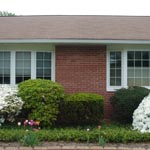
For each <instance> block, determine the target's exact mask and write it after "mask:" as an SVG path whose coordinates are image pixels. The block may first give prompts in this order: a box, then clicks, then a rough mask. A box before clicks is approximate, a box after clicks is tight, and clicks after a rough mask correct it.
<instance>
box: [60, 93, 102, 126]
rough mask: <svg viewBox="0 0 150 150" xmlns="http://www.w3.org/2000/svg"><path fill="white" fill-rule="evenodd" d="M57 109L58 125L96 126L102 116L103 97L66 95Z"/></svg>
mask: <svg viewBox="0 0 150 150" xmlns="http://www.w3.org/2000/svg"><path fill="white" fill-rule="evenodd" d="M59 109H60V113H59V115H58V122H59V124H64V125H85V124H97V123H99V121H100V119H101V118H102V116H103V97H102V96H100V95H97V94H90V93H78V94H71V95H67V96H66V97H65V98H64V100H63V101H61V103H60V108H59Z"/></svg>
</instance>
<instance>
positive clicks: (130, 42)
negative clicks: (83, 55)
mask: <svg viewBox="0 0 150 150" xmlns="http://www.w3.org/2000/svg"><path fill="white" fill-rule="evenodd" d="M0 43H52V44H59V43H61V44H150V40H88V39H87V40H82V39H78V40H76V39H24V40H22V39H20V40H19V39H18V40H0Z"/></svg>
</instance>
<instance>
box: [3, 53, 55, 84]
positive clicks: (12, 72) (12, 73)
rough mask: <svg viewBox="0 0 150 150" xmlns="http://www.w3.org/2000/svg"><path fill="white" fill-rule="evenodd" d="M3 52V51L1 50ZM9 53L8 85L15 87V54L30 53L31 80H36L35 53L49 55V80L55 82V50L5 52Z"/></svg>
mask: <svg viewBox="0 0 150 150" xmlns="http://www.w3.org/2000/svg"><path fill="white" fill-rule="evenodd" d="M1 51H4V52H5V50H1ZM7 52H10V85H12V86H15V85H16V72H15V71H16V52H31V79H36V52H50V53H51V80H52V81H55V50H53V51H47V50H44V51H39V50H38V51H35V50H7Z"/></svg>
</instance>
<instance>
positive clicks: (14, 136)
mask: <svg viewBox="0 0 150 150" xmlns="http://www.w3.org/2000/svg"><path fill="white" fill-rule="evenodd" d="M87 128H89V129H90V131H89V132H88V133H87V130H86V129H87ZM30 132H34V131H30ZM25 133H26V130H25V128H23V127H17V126H13V127H11V126H3V127H1V129H0V141H5V142H10V141H18V140H19V139H20V138H22V137H23V136H24V134H25ZM35 134H36V136H37V137H38V138H39V140H40V141H67V142H70V141H74V142H86V141H87V134H88V136H89V141H90V142H93V143H97V142H98V137H99V135H101V136H102V137H104V138H105V139H106V141H107V142H111V143H128V142H148V141H150V133H144V134H142V133H140V132H138V131H133V130H132V127H131V126H130V125H128V126H122V125H118V124H117V125H116V124H111V125H106V124H103V125H102V128H101V129H98V128H97V127H96V126H93V127H63V128H61V127H57V128H45V129H44V128H43V129H41V130H38V131H36V132H35Z"/></svg>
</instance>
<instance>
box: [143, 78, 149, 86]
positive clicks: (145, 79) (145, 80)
mask: <svg viewBox="0 0 150 150" xmlns="http://www.w3.org/2000/svg"><path fill="white" fill-rule="evenodd" d="M143 85H145V86H150V79H149V78H143Z"/></svg>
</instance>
